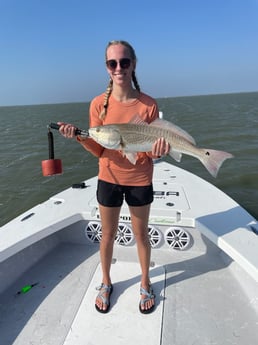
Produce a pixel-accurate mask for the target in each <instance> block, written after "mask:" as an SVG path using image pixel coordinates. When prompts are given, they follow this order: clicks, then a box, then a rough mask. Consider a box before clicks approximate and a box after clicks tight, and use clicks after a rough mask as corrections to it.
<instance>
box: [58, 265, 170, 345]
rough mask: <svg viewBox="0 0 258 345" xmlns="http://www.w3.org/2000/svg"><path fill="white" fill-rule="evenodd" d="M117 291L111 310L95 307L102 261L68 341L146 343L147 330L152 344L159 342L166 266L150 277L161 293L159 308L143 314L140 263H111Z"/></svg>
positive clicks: (70, 343)
mask: <svg viewBox="0 0 258 345" xmlns="http://www.w3.org/2000/svg"><path fill="white" fill-rule="evenodd" d="M111 276H112V281H113V287H114V291H113V293H112V295H111V309H110V311H109V313H107V314H105V315H102V314H101V315H100V314H99V313H98V312H97V311H96V310H95V307H94V303H93V301H94V300H95V298H96V294H97V292H96V289H95V288H96V286H99V282H100V280H99V279H100V277H101V269H100V265H98V267H97V270H96V272H95V274H94V276H93V278H92V281H91V283H90V286H89V288H88V290H87V291H86V293H85V296H84V298H83V300H82V303H81V305H80V308H79V310H78V313H77V315H76V317H75V319H74V322H73V324H72V325H71V329H70V332H69V334H68V336H67V339H66V340H65V342H64V345H74V344H76V345H90V344H101V343H102V342H103V341H104V342H105V343H106V339H108V343H109V344H115V343H117V342H119V344H121V345H123V344H124V345H135V344H144V342H145V341H146V334H148V336H149V341H148V344H149V345H156V344H159V342H160V339H161V333H162V317H163V298H164V297H163V296H164V284H165V271H164V268H163V267H162V266H160V267H155V268H153V269H151V271H150V277H151V281H152V284H153V287H154V288H155V291H156V292H157V293H158V294H157V298H156V308H155V312H153V313H152V314H149V315H147V316H146V315H142V314H141V313H140V312H139V309H138V303H139V300H140V297H139V280H140V276H139V264H138V263H132V262H123V261H120V262H119V261H117V262H115V263H114V264H113V265H112V266H111Z"/></svg>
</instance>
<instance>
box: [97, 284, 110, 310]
mask: <svg viewBox="0 0 258 345" xmlns="http://www.w3.org/2000/svg"><path fill="white" fill-rule="evenodd" d="M96 290H99V293H98V296H97V297H99V298H100V299H101V300H102V302H103V303H104V304H106V306H107V308H106V309H101V308H99V307H98V306H97V304H95V307H96V309H97V311H98V312H100V313H102V314H105V313H107V312H108V311H109V307H110V296H111V294H112V292H113V285H112V284H111V285H105V284H103V283H102V284H101V285H100V286H99V287H97V288H96ZM106 293H109V296H108V297H106V296H104V295H105V294H106Z"/></svg>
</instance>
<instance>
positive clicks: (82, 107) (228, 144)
mask: <svg viewBox="0 0 258 345" xmlns="http://www.w3.org/2000/svg"><path fill="white" fill-rule="evenodd" d="M158 104H159V107H160V110H161V111H163V113H164V117H165V118H166V119H168V120H170V121H172V122H174V123H176V124H177V125H179V126H180V127H182V128H184V129H185V130H186V131H188V132H189V133H190V134H191V135H192V136H193V137H194V138H195V139H196V142H197V144H198V146H200V147H205V148H214V149H218V150H224V151H228V152H231V153H232V154H234V156H235V158H234V159H231V160H227V161H226V162H225V163H224V164H223V166H222V168H221V170H220V172H219V175H218V177H217V178H216V179H214V178H213V177H211V176H210V175H209V174H208V172H207V171H206V169H205V168H204V167H203V166H202V164H201V163H200V162H199V161H198V160H197V159H194V158H192V157H189V156H183V160H182V162H181V163H179V164H178V163H175V162H174V161H173V160H172V158H170V157H167V158H166V160H168V161H169V162H172V163H174V164H175V165H178V166H181V167H182V168H184V169H186V170H189V171H191V172H193V173H195V174H197V175H199V176H201V177H203V178H204V179H206V180H208V181H209V182H211V183H212V184H214V185H216V186H217V187H218V188H220V189H221V190H223V191H224V192H226V193H227V194H228V195H230V196H231V197H232V198H233V199H235V200H236V201H237V202H238V203H239V204H241V205H242V206H243V207H244V208H245V209H246V210H247V211H249V212H250V213H251V214H252V215H253V216H254V217H255V218H258V202H257V200H258V159H257V158H258V157H257V154H258V93H257V92H255V93H241V94H226V95H212V96H195V97H177V98H162V99H158ZM88 109H89V104H88V103H72V104H55V105H37V106H16V107H0V121H1V148H0V150H1V160H0V179H1V185H0V225H1V226H2V225H3V224H5V223H6V222H8V221H9V220H11V219H12V218H13V217H15V216H17V215H19V214H20V213H22V212H24V211H26V210H27V209H29V208H31V207H32V206H34V205H36V204H38V203H40V202H42V201H44V200H46V199H47V198H49V197H50V196H52V195H53V194H56V193H57V192H60V191H61V190H63V189H64V188H68V187H70V186H71V185H72V184H73V183H77V182H80V181H83V180H85V179H87V178H89V177H92V176H93V175H96V174H97V170H98V164H97V159H96V158H94V157H93V156H91V154H89V153H88V152H87V151H85V150H83V148H82V147H81V146H80V145H79V144H78V143H76V142H75V141H74V140H67V139H65V138H63V137H61V136H60V135H59V134H58V132H54V143H55V158H60V159H62V163H63V174H62V175H59V176H55V177H43V176H42V172H41V161H42V160H44V159H48V141H47V125H48V124H49V123H50V122H57V121H65V122H72V123H74V124H76V125H77V126H78V127H81V128H85V129H87V125H88ZM208 197H209V196H208V195H207V198H208Z"/></svg>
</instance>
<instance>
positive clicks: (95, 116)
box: [77, 93, 159, 186]
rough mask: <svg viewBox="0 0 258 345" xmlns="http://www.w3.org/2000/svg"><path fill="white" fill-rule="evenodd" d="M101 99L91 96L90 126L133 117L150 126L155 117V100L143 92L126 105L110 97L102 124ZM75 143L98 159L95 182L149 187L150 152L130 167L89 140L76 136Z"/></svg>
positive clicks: (118, 154) (114, 152) (141, 154)
mask: <svg viewBox="0 0 258 345" xmlns="http://www.w3.org/2000/svg"><path fill="white" fill-rule="evenodd" d="M103 99H104V94H101V95H99V96H97V97H95V98H94V99H93V100H92V102H91V104H90V120H89V122H90V123H89V126H90V127H95V126H101V125H107V124H114V123H128V122H130V121H131V120H132V119H133V118H134V117H135V115H139V117H140V118H142V120H144V121H145V122H147V123H151V122H152V121H154V120H155V119H156V118H157V117H158V116H159V112H158V106H157V103H156V101H155V100H154V99H153V98H151V97H150V96H148V95H146V94H144V93H140V94H139V97H138V98H137V99H136V100H134V101H132V102H126V103H124V102H119V101H117V100H116V99H115V98H114V97H112V94H111V96H110V98H109V104H108V109H107V114H106V117H105V119H104V120H103V121H102V120H100V118H99V115H100V113H101V111H102V108H103ZM77 140H78V141H79V142H80V143H81V144H82V145H83V147H84V148H85V149H86V150H88V151H90V152H91V153H92V154H93V155H95V156H97V157H99V174H98V178H99V179H101V180H103V181H106V182H110V183H115V184H120V185H125V186H147V185H150V184H151V182H152V175H153V162H152V156H151V153H145V152H139V153H138V159H137V161H136V164H135V165H134V164H132V163H130V162H129V160H128V159H127V158H126V157H125V156H123V154H122V153H121V152H120V151H118V150H110V149H106V148H104V147H102V146H101V145H99V144H98V143H96V142H95V141H94V140H93V139H90V138H87V139H82V138H80V137H78V138H77Z"/></svg>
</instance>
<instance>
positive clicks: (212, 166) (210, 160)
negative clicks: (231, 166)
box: [199, 149, 234, 177]
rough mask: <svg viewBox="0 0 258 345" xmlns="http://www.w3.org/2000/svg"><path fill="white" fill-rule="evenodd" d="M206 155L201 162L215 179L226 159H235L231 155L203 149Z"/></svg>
mask: <svg viewBox="0 0 258 345" xmlns="http://www.w3.org/2000/svg"><path fill="white" fill-rule="evenodd" d="M202 151H203V152H204V155H202V157H200V158H199V159H200V161H201V162H202V164H203V165H204V166H205V168H206V169H207V170H208V171H209V173H210V174H211V175H212V176H213V177H217V174H218V171H219V169H220V167H221V165H222V164H223V162H224V161H225V160H226V159H229V158H233V157H234V156H233V155H232V154H231V153H228V152H225V151H217V150H210V149H202Z"/></svg>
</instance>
